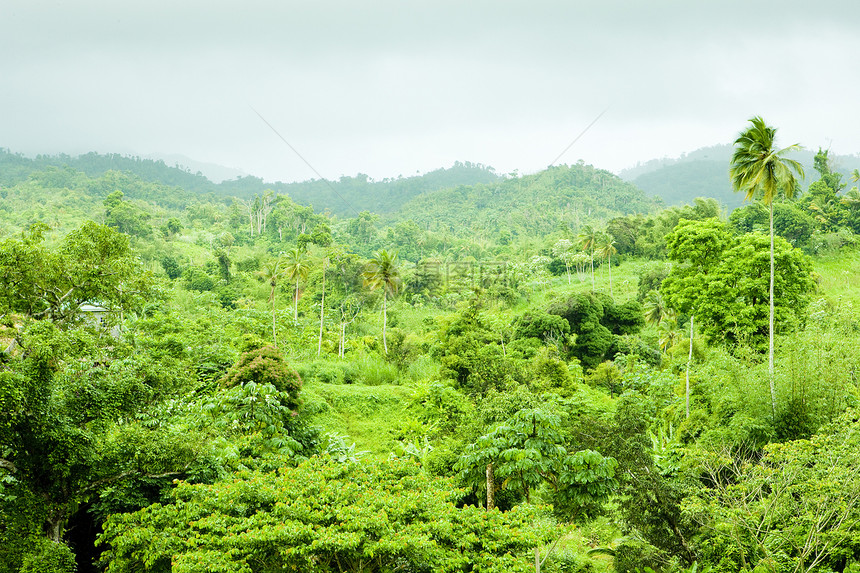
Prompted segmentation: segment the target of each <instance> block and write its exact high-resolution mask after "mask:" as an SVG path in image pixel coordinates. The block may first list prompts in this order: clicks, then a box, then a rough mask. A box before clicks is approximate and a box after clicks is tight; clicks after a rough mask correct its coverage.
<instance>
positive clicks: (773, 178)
mask: <svg viewBox="0 0 860 573" xmlns="http://www.w3.org/2000/svg"><path fill="white" fill-rule="evenodd" d="M750 123H751V124H752V125H750V126H749V127H748V128H747V129H745V130H744V131H742V132H741V133H740V135H738V138H737V139H736V140H735V151H734V153H733V154H732V160H731V167H730V168H729V176H730V177H731V180H732V187H733V188H734V190H735V191H743V192H744V193H746V196H745V197H744V199H745V200H749V199H753V198H754V197H755V196H756V194H757V193H759V192H760V193H761V200H762V201H763V202H764V203H765V204H766V205H767V206H768V210H769V212H770V291H769V297H770V317H769V322H768V331H769V347H768V372H769V374H770V400H771V410H772V411H773V412H774V413H775V412H776V390H775V388H774V380H773V283H774V264H773V200H774V198H775V197H776V196H777V194H778V193H779V192H782V194H783V195H784V196H785V197H786V198H788V199H792V198H794V195H795V193H796V192H797V188H798V181H797V178H796V177H795V173H796V174H797V175H798V176H799V177H800V178H801V179H802V178H803V177H804V174H803V166H802V165H801V164H800V163H799V162H797V161H795V160H794V159H789V158H787V157H785V155H786V154H787V153H789V152H791V151H796V150H799V149H800V146H799V145H797V144H794V145H789V146H788V147H785V148H783V149H777V148H776V146H775V145H776V142H775V137H776V128H774V127H770V126H768V125H767V124H765V122H764V120H763V119H762V118H761V117H759V116H756V117H754V118H752V119H750Z"/></svg>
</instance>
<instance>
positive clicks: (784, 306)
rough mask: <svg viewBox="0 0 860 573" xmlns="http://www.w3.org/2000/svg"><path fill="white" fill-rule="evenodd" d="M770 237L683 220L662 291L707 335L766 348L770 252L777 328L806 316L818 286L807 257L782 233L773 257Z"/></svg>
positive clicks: (674, 235) (671, 248)
mask: <svg viewBox="0 0 860 573" xmlns="http://www.w3.org/2000/svg"><path fill="white" fill-rule="evenodd" d="M770 242H771V241H770V239H769V238H768V237H766V236H765V235H762V234H759V233H752V234H749V235H742V236H740V237H732V236H731V235H730V234H729V233H728V230H727V229H726V226H725V224H723V223H721V222H719V221H716V220H709V221H682V222H681V223H679V224H678V227H677V228H676V229H675V231H674V232H673V233H671V234H670V235H669V236H667V244H668V245H669V254H670V257H671V258H672V259H673V260H674V261H675V262H676V263H677V264H675V265H674V266H673V268H672V271H671V272H670V274H669V276H668V277H666V279H665V280H664V281H663V286H662V287H661V291H662V294H663V296H664V297H665V298H666V300H667V301H668V303H669V305H670V306H671V307H673V308H677V309H678V310H679V311H680V312H682V313H684V314H687V315H695V316H696V322H697V323H698V324H700V325H701V329H702V332H703V333H704V334H705V335H706V336H707V337H708V338H709V339H711V340H722V341H727V342H730V343H732V344H739V343H740V344H747V345H750V346H752V347H754V348H757V349H763V347H764V348H766V347H765V346H764V343H765V341H766V340H767V337H768V335H769V327H770V321H769V317H768V307H767V304H768V299H769V294H768V289H769V282H771V281H770V276H769V274H770V273H769V270H768V266H769V260H770V259H771V257H772V258H773V259H774V260H775V261H776V262H777V263H778V265H777V267H776V268H777V273H776V274H775V276H774V281H772V282H774V283H775V289H774V293H775V304H774V309H775V315H776V325H777V327H778V328H779V330H781V331H783V332H788V331H790V330H791V329H792V328H794V327H795V326H797V325H798V324H799V323H800V322H801V321H802V319H803V316H804V314H803V313H804V309H805V308H806V306H807V305H808V304H809V294H810V293H811V292H812V290H813V288H814V283H813V281H812V274H811V266H810V263H809V260H808V259H807V258H806V257H805V256H804V255H803V254H802V253H801V252H800V251H799V250H797V249H794V248H792V247H791V246H790V245H789V244H788V243H787V242H786V241H785V240H784V239H782V238H781V237H777V238H776V240H775V241H774V245H775V253H774V255H773V256H771V254H770V252H769V251H770V249H769V243H770ZM699 318H701V322H700V321H699ZM774 392H775V390H774ZM772 398H775V393H774V394H773V395H772Z"/></svg>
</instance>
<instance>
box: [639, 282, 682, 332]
mask: <svg viewBox="0 0 860 573" xmlns="http://www.w3.org/2000/svg"><path fill="white" fill-rule="evenodd" d="M643 306H644V308H645V321H646V322H648V323H649V324H656V325H659V324H660V323H661V322H663V321H664V320H669V319H671V320H674V319H675V312H674V311H673V310H672V309H670V308H669V307H668V306H667V305H666V301H665V299H663V295H661V294H660V291H656V290H652V291H649V292H648V294H647V295H645V303H644V304H643Z"/></svg>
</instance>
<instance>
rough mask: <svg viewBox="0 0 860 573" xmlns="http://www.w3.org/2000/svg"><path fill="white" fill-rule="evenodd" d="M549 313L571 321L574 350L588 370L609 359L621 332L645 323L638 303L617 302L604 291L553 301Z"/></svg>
mask: <svg viewBox="0 0 860 573" xmlns="http://www.w3.org/2000/svg"><path fill="white" fill-rule="evenodd" d="M547 312H548V313H549V314H554V315H557V316H560V317H563V318H564V319H566V320H567V322H568V324H570V331H571V332H572V333H573V334H575V335H576V340H575V344H574V346H573V348H572V350H571V352H572V354H573V355H574V356H575V357H576V358H577V359H579V361H580V362H581V363H582V366H583V368H585V369H587V370H593V369H594V368H596V367H597V365H598V364H600V363H601V362H603V360H605V359H606V358H607V353H608V352H609V351H610V349H611V348H612V346H613V344H614V343H615V341H616V339H617V337H618V336H619V335H625V334H631V335H632V334H636V333H638V332H639V331H640V330H641V329H642V327H643V326H644V325H645V319H644V316H643V311H642V306H641V305H640V304H639V303H638V302H636V301H628V302H626V303H624V304H622V305H616V304H615V302H614V301H613V300H612V297H610V296H608V295H606V294H601V293H598V294H593V293H588V294H576V295H573V296H570V297H568V298H566V299H564V300H560V301H556V302H554V303H553V304H552V305H550V307H549V308H548V309H547Z"/></svg>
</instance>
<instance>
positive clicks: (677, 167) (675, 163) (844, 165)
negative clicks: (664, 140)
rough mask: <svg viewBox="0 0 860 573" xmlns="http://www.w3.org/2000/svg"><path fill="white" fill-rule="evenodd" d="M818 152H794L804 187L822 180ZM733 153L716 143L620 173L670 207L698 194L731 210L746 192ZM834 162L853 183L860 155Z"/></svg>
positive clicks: (726, 147) (687, 201)
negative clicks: (736, 185)
mask: <svg viewBox="0 0 860 573" xmlns="http://www.w3.org/2000/svg"><path fill="white" fill-rule="evenodd" d="M816 151H817V149H804V150H801V151H799V152H797V153H795V154H793V155H792V158H793V159H796V160H798V161H800V162H801V164H803V168H804V170H805V171H806V179H805V181H804V183H803V184H802V185H801V187H802V188H803V189H806V188H807V187H808V186H809V184H810V183H811V182H813V181H815V180H817V179H818V173H816V172H815V170H814V169H813V167H812V166H813V158H814V157H815V152H816ZM731 155H732V146H731V145H716V146H713V147H706V148H702V149H698V150H696V151H693V152H692V153H689V154H685V155H682V156H681V157H678V158H674V159H653V160H651V161H648V162H646V163H644V164H640V165H637V166H636V167H633V168H630V169H625V170H623V171H622V172H621V174H620V176H621V177H622V178H623V179H625V180H626V181H630V182H631V183H633V184H635V185H636V186H637V187H639V188H640V189H642V190H643V191H645V192H646V193H647V194H648V195H650V196H652V197H659V198H661V199H662V200H663V201H664V202H665V203H666V205H669V206H671V205H681V204H692V202H693V199H695V198H696V197H711V198H714V199H716V200H718V201H719V202H720V203H721V204H722V205H723V206H724V207H725V209H726V210H727V211H729V212H731V211H732V210H733V209H735V208H737V207H740V206H741V205H742V204H743V202H744V197H743V195H742V194H740V193H735V192H734V191H733V190H732V185H731V182H730V181H729V162H730V160H731ZM832 162H833V167H834V168H835V169H836V170H837V171H839V172H840V173H842V174H843V176H844V178H843V181H845V182H850V173H851V171H852V170H853V169H860V156H857V155H833V156H832Z"/></svg>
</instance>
